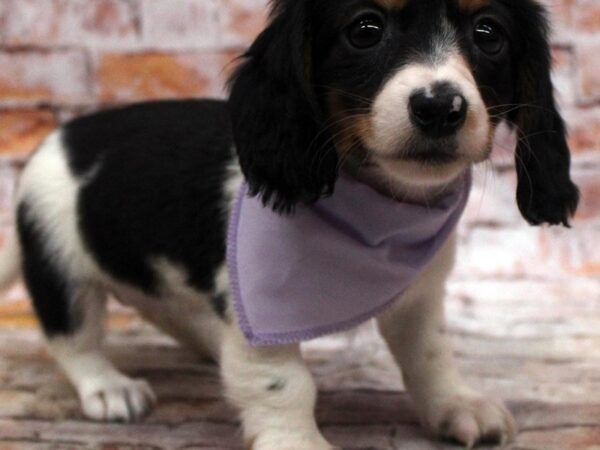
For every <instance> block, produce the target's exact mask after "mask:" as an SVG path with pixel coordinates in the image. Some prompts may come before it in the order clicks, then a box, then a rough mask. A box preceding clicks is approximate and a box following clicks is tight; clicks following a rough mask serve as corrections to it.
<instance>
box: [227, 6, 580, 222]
mask: <svg viewBox="0 0 600 450" xmlns="http://www.w3.org/2000/svg"><path fill="white" fill-rule="evenodd" d="M272 4H273V12H272V16H271V22H270V24H269V26H268V27H267V28H266V29H265V30H264V31H263V33H261V35H260V36H259V37H258V38H257V40H256V41H255V42H254V43H253V45H252V46H251V48H250V49H249V51H248V52H247V53H246V54H245V55H244V59H243V63H242V64H241V65H240V66H239V68H238V70H237V71H236V73H235V74H234V76H233V77H232V80H231V96H230V100H229V103H230V112H231V118H232V125H233V134H234V140H235V144H236V148H237V152H238V155H239V160H240V164H241V167H242V170H243V172H244V175H245V176H246V180H247V181H248V184H249V187H250V193H251V194H252V195H258V196H260V197H261V198H262V200H263V202H264V204H265V205H269V206H270V207H272V208H273V209H274V210H275V211H278V212H289V211H291V210H293V208H294V206H295V205H296V204H298V203H311V202H314V201H316V200H318V199H319V198H321V197H323V196H325V195H328V194H331V193H332V192H333V190H334V188H335V181H336V178H337V176H338V170H339V167H340V165H345V166H346V167H349V168H350V169H353V168H354V169H356V170H355V174H360V173H365V172H367V173H368V175H367V177H366V178H367V181H369V182H374V183H375V184H377V182H378V181H379V182H381V181H382V180H383V184H387V185H388V186H393V187H398V186H401V187H403V188H405V189H401V191H405V192H406V189H408V190H411V188H415V187H420V188H424V187H436V188H437V186H438V185H444V184H446V183H448V182H450V181H451V180H452V179H453V178H455V177H457V176H458V174H460V173H461V172H462V171H463V170H464V169H465V168H466V167H467V166H468V165H469V164H471V163H474V162H478V161H482V160H484V159H485V158H486V157H487V156H488V155H489V153H490V149H491V138H492V134H493V131H494V128H495V126H496V124H497V123H498V122H499V121H500V120H506V121H507V122H508V123H509V124H511V125H513V126H514V127H515V128H516V129H517V130H518V132H519V133H520V136H519V138H520V139H519V143H518V146H517V149H516V155H515V156H516V158H515V160H516V171H517V177H518V187H517V202H518V205H519V208H520V210H521V213H522V214H523V216H524V217H525V219H526V220H527V221H529V222H530V223H531V224H534V225H538V224H542V223H550V224H564V225H568V221H569V217H570V216H571V215H572V214H573V213H574V211H575V209H576V207H577V202H578V191H577V188H576V186H575V185H574V184H573V182H572V181H571V178H570V154H569V148H568V145H567V141H566V131H565V127H564V123H563V120H562V118H561V115H560V113H559V112H558V110H557V108H556V105H555V102H554V97H553V87H552V81H551V78H550V68H551V56H550V45H549V42H548V32H547V22H546V15H545V10H544V8H543V7H542V6H541V4H540V3H539V2H538V1H537V0H344V1H341V0H273V2H272ZM390 180H391V181H392V183H390ZM412 190H413V191H417V190H418V189H412ZM421 190H423V191H426V189H421ZM436 190H437V189H436Z"/></svg>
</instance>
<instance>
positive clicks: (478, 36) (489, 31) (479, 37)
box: [474, 19, 505, 55]
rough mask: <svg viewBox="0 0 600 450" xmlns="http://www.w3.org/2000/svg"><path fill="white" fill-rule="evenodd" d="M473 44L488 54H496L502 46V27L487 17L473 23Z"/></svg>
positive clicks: (503, 41) (503, 39)
mask: <svg viewBox="0 0 600 450" xmlns="http://www.w3.org/2000/svg"><path fill="white" fill-rule="evenodd" d="M474 39H475V44H476V45H477V46H478V47H479V48H480V49H481V50H482V51H483V52H484V53H487V54H488V55H497V54H498V53H500V52H501V51H502V49H503V48H504V43H505V38H504V33H503V31H502V28H500V26H499V25H497V24H496V23H494V22H492V21H491V20H489V19H483V20H481V21H479V22H477V24H476V25H475V30H474Z"/></svg>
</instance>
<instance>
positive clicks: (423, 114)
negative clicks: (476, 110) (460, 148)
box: [408, 83, 469, 139]
mask: <svg viewBox="0 0 600 450" xmlns="http://www.w3.org/2000/svg"><path fill="white" fill-rule="evenodd" d="M468 107H469V105H468V103H467V100H466V99H465V97H464V96H463V94H462V93H461V91H460V90H459V89H458V88H457V87H455V86H453V85H451V84H449V83H435V84H434V85H433V86H432V87H431V88H428V89H418V90H416V91H415V92H413V93H412V94H411V96H410V98H409V102H408V109H409V114H410V121H411V123H412V125H413V126H414V127H415V128H417V129H418V130H419V131H420V132H421V133H422V135H423V136H425V137H427V138H430V139H442V138H446V137H450V136H453V135H455V134H456V133H457V132H458V131H459V130H460V129H461V128H462V127H463V125H464V124H465V121H466V119H467V110H468Z"/></svg>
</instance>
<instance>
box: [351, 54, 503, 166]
mask: <svg viewBox="0 0 600 450" xmlns="http://www.w3.org/2000/svg"><path fill="white" fill-rule="evenodd" d="M436 83H449V84H451V85H453V86H455V87H456V88H457V89H458V90H459V91H460V92H461V93H462V95H463V96H464V98H465V99H466V101H467V104H468V110H467V118H466V121H465V124H464V126H463V127H462V128H461V129H460V130H459V131H458V134H457V136H456V143H457V148H458V150H457V152H458V154H459V155H461V156H462V157H464V158H467V159H469V160H473V161H479V160H481V159H483V158H485V156H487V152H488V147H489V139H490V134H491V133H490V127H491V125H490V121H489V116H488V113H487V109H486V107H485V104H484V103H483V99H482V98H481V95H480V94H479V90H478V89H477V84H476V82H475V79H474V78H473V75H472V74H471V71H470V69H469V67H468V66H467V64H466V62H465V61H464V59H463V58H462V57H461V56H459V55H458V54H456V55H453V56H450V57H448V58H446V59H445V61H443V62H440V63H437V64H436V65H432V64H416V63H415V64H411V65H409V66H406V67H403V68H402V69H400V70H398V71H397V72H396V73H395V74H394V75H393V76H392V77H391V78H390V79H389V81H387V83H386V84H385V85H384V86H383V89H382V90H381V91H380V92H379V94H378V95H377V96H376V98H375V101H374V103H373V108H372V112H371V117H370V119H371V127H370V134H369V135H367V136H363V139H364V141H365V142H364V143H365V144H366V145H367V147H368V148H369V149H370V150H371V151H373V152H374V153H375V155H378V156H382V157H391V156H396V155H401V154H402V152H403V150H405V149H406V148H407V146H408V145H410V143H411V142H415V140H418V139H419V132H418V130H416V129H415V128H414V127H413V125H412V123H411V120H410V113H409V99H410V97H411V95H412V94H413V93H415V92H416V91H419V90H421V91H424V92H425V95H426V96H430V97H433V92H432V88H433V85H434V84H436ZM462 102H463V100H462V99H461V98H460V97H459V96H457V97H456V98H455V99H454V102H453V110H454V111H460V109H461V107H462V106H463V105H462Z"/></svg>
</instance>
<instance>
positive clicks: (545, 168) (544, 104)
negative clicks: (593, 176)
mask: <svg viewBox="0 0 600 450" xmlns="http://www.w3.org/2000/svg"><path fill="white" fill-rule="evenodd" d="M527 5H528V6H527ZM515 9H517V10H519V12H520V14H521V17H520V20H518V22H520V23H519V25H520V29H521V31H520V32H521V33H522V36H521V39H520V41H521V43H522V44H521V45H522V46H523V48H522V49H521V52H520V56H519V65H518V67H517V70H518V72H517V80H516V90H517V91H516V103H517V108H516V109H515V110H514V111H513V113H512V114H511V117H510V120H511V121H512V122H513V123H514V124H515V125H516V126H517V128H518V130H517V131H518V138H519V143H518V146H517V153H516V167H517V176H518V188H517V202H518V205H519V209H520V210H521V214H522V215H523V217H524V218H525V219H526V220H527V221H528V222H529V223H530V224H532V225H540V224H543V223H548V224H551V225H560V224H562V225H565V226H567V227H568V226H569V219H570V217H572V216H573V214H574V213H575V210H576V209H577V204H578V202H579V191H578V189H577V187H576V186H575V184H573V182H572V181H571V177H570V165H571V158H570V154H569V147H568V144H567V131H566V129H565V124H564V121H563V119H562V117H561V115H560V113H559V112H558V110H557V107H556V103H555V101H554V91H553V86H552V81H551V78H550V72H551V65H552V57H551V52H550V44H549V39H548V35H549V33H548V25H547V20H546V15H545V11H544V10H543V8H542V7H541V6H539V5H537V4H536V3H534V2H533V1H527V2H523V3H521V4H520V5H515Z"/></svg>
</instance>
